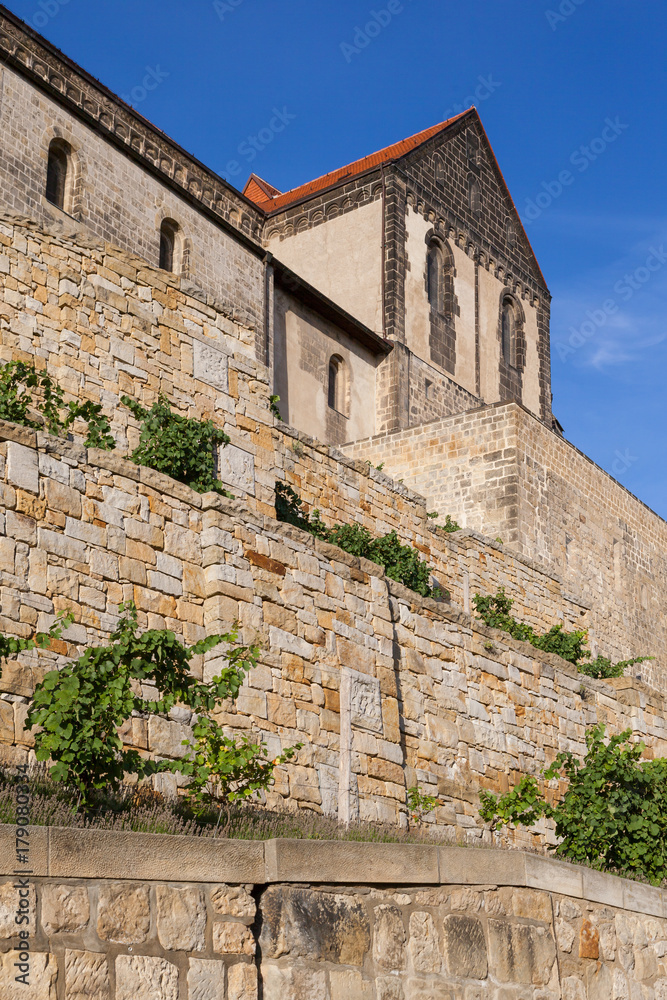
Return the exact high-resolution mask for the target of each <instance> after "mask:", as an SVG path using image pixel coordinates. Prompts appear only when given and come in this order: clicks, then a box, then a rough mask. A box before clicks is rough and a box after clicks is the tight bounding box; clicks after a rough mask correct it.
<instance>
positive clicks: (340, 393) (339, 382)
mask: <svg viewBox="0 0 667 1000" xmlns="http://www.w3.org/2000/svg"><path fill="white" fill-rule="evenodd" d="M328 403H329V406H330V407H331V409H332V410H336V412H337V413H342V414H343V416H347V372H346V369H345V362H344V361H343V359H342V358H341V356H340V355H339V354H332V356H331V357H330V358H329V384H328Z"/></svg>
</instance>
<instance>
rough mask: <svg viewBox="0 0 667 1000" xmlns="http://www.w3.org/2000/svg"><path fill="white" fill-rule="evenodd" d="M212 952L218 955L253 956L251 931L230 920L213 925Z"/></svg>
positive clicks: (253, 943) (253, 944)
mask: <svg viewBox="0 0 667 1000" xmlns="http://www.w3.org/2000/svg"><path fill="white" fill-rule="evenodd" d="M213 951H215V952H217V953H218V954H219V955H254V954H255V939H254V937H253V935H252V931H251V930H250V928H249V927H246V926H245V924H240V923H237V922H236V921H232V920H223V921H220V922H219V923H215V924H213Z"/></svg>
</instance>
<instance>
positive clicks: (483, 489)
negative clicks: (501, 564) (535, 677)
mask: <svg viewBox="0 0 667 1000" xmlns="http://www.w3.org/2000/svg"><path fill="white" fill-rule="evenodd" d="M344 450H345V452H346V454H347V455H348V457H350V458H354V459H358V460H369V461H370V462H372V464H373V465H377V464H379V463H384V468H385V470H386V471H387V472H389V473H390V474H391V475H392V476H396V477H399V478H401V479H402V480H403V481H404V483H405V485H406V486H409V487H410V488H411V489H413V490H417V491H418V492H419V493H422V494H423V495H424V496H425V497H426V498H427V503H428V504H429V505H430V506H431V507H432V508H434V509H435V510H438V511H440V513H441V515H443V516H444V515H445V514H446V513H451V514H453V516H455V517H456V518H457V520H458V521H459V523H461V524H463V525H465V526H466V527H468V528H472V529H474V530H476V531H482V532H484V534H485V535H487V536H491V537H495V536H496V535H497V536H499V537H500V538H501V539H502V541H503V543H504V544H505V545H507V544H508V543H509V545H510V546H511V548H512V550H514V552H516V553H518V554H520V555H521V556H524V557H528V558H529V559H531V560H533V561H534V563H536V564H537V565H539V566H541V567H542V568H543V570H544V571H545V572H546V573H547V574H553V575H554V576H555V577H557V578H558V579H559V581H562V586H563V589H564V591H566V592H569V593H570V594H573V595H575V596H576V599H577V600H578V601H579V602H580V603H581V605H582V607H589V608H591V611H590V614H589V617H588V624H589V625H590V626H591V629H592V635H593V638H594V641H595V643H596V645H597V647H598V648H599V649H600V651H601V652H602V653H603V654H604V655H606V656H610V657H615V658H616V659H626V658H628V657H631V656H637V655H651V656H653V657H655V660H654V662H653V663H644V664H642V666H641V668H640V670H641V674H642V676H643V677H644V678H646V679H647V680H648V682H649V683H651V684H654V685H655V686H657V687H659V688H660V689H661V690H664V689H665V687H666V686H667V658H666V657H665V648H666V646H667V614H666V613H665V607H664V600H663V589H664V585H663V582H664V580H665V577H666V576H667V523H666V522H665V521H664V520H663V519H662V518H660V517H658V515H657V514H655V513H654V512H653V511H652V510H650V509H649V508H648V507H647V506H646V505H645V504H643V503H642V502H641V501H640V500H638V499H637V498H636V497H634V496H632V494H631V493H629V492H628V491H627V490H626V489H625V488H624V487H623V486H621V485H620V484H619V483H617V482H616V481H615V480H614V479H612V477H611V476H609V475H608V474H607V473H606V472H604V471H603V470H602V469H600V468H599V467H598V466H596V465H595V464H594V463H593V462H592V461H591V460H590V459H589V458H587V457H586V456H585V455H583V454H582V453H581V452H580V451H578V450H577V449H576V448H575V447H574V446H573V445H571V444H570V443H569V442H568V441H565V440H564V439H563V438H562V437H560V436H559V435H558V434H555V433H554V432H553V431H551V430H549V429H547V428H546V427H545V425H544V424H542V423H541V422H540V421H539V420H537V419H536V418H535V417H533V416H532V415H531V414H530V413H528V411H527V410H525V409H523V407H521V406H520V405H518V404H517V403H504V404H496V405H493V406H486V407H482V408H481V409H478V410H472V411H470V412H468V413H462V414H458V415H456V416H453V417H448V418H446V419H443V420H439V421H435V422H433V423H431V424H426V425H424V426H422V427H414V428H411V429H410V430H406V431H399V432H396V433H394V434H389V435H386V436H376V437H374V438H369V439H366V440H365V441H359V442H356V443H355V444H353V445H348V446H346V448H345V449H344Z"/></svg>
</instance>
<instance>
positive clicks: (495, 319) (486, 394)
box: [478, 267, 503, 403]
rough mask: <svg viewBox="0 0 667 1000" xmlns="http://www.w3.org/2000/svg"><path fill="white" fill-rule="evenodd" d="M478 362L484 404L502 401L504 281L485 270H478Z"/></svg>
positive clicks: (481, 268)
mask: <svg viewBox="0 0 667 1000" xmlns="http://www.w3.org/2000/svg"><path fill="white" fill-rule="evenodd" d="M478 281H479V360H480V395H481V397H482V399H483V400H484V402H485V403H496V402H498V400H499V399H500V381H499V376H498V373H499V370H500V336H499V320H500V296H501V294H502V291H503V284H502V282H500V281H498V279H497V278H496V277H494V275H493V273H492V272H490V271H488V270H487V269H486V268H484V267H480V268H479V272H478Z"/></svg>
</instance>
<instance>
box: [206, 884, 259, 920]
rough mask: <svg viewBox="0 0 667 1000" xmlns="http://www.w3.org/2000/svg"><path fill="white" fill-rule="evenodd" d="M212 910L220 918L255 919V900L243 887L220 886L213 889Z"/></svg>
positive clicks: (211, 895) (211, 894)
mask: <svg viewBox="0 0 667 1000" xmlns="http://www.w3.org/2000/svg"><path fill="white" fill-rule="evenodd" d="M210 900H211V909H212V910H213V912H214V913H217V914H218V915H219V916H227V917H254V916H255V900H254V899H253V898H252V896H251V895H250V893H249V892H248V891H247V889H245V888H244V887H243V886H241V885H218V886H215V888H213V889H211V893H210Z"/></svg>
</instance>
